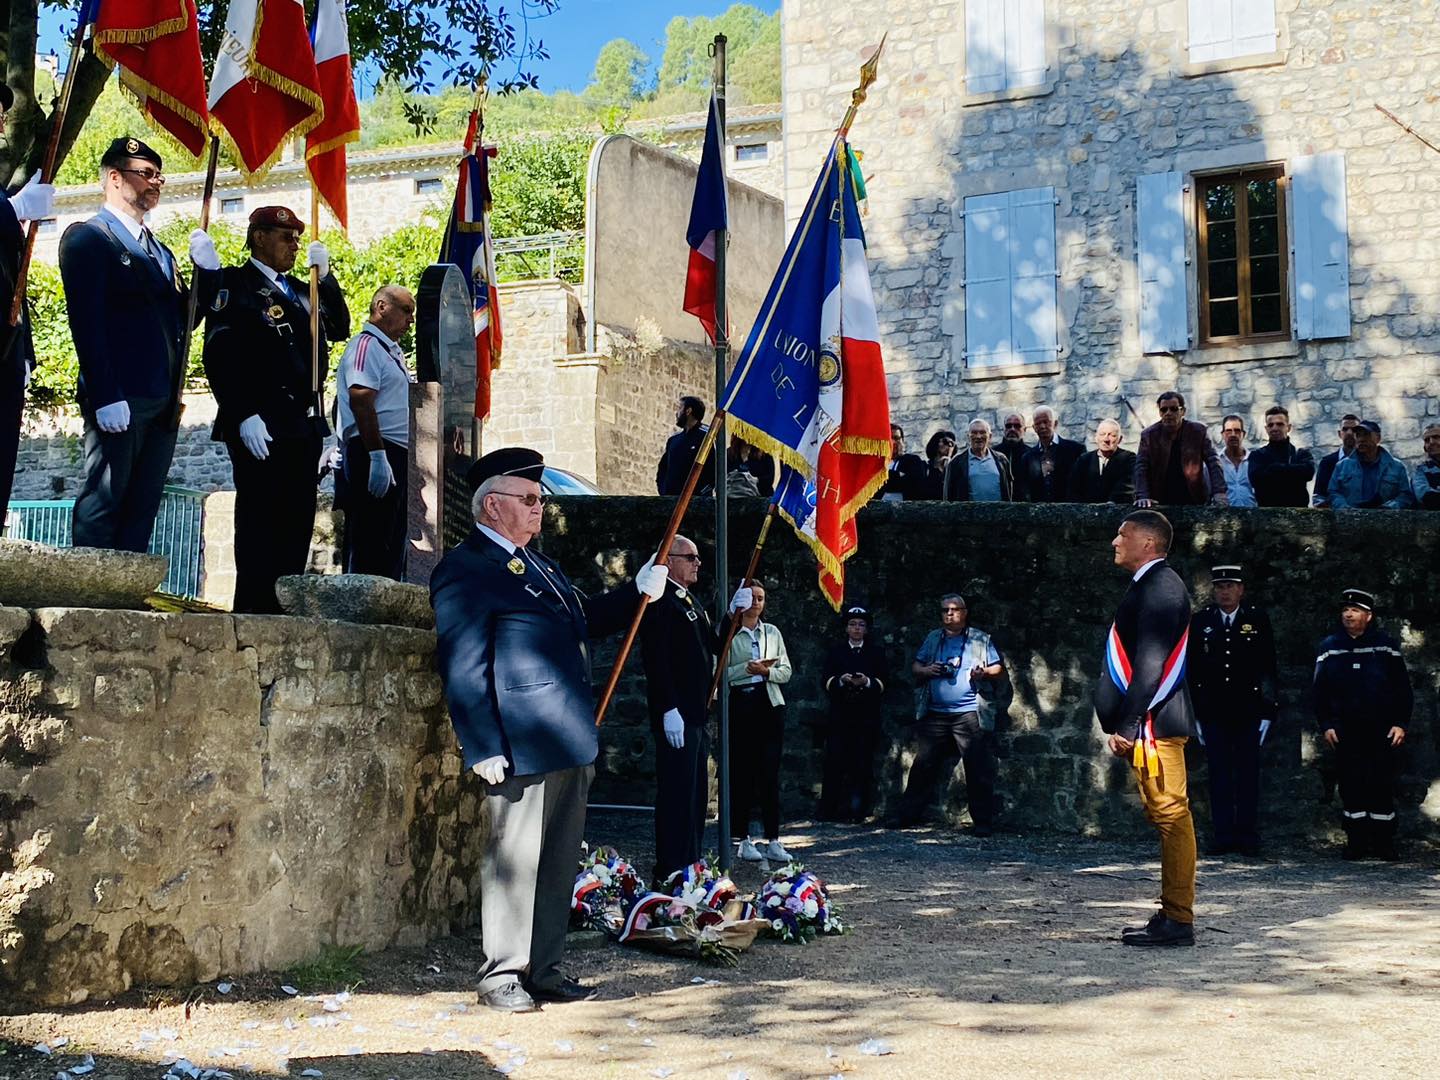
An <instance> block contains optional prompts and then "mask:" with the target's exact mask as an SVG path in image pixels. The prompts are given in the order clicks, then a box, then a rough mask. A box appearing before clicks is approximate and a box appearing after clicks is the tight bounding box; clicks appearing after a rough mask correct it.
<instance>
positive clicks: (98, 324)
mask: <svg viewBox="0 0 1440 1080" xmlns="http://www.w3.org/2000/svg"><path fill="white" fill-rule="evenodd" d="M155 245H156V248H157V249H158V250H159V252H160V258H159V260H156V259H152V258H151V257H150V256H149V255H148V254H146V252H145V249H144V248H143V247H142V246H141V245H140V241H138V240H136V239H135V238H134V237H133V236H131V235H130V233H129V232H128V231H127V230H126V229H125V227H124V226H123V225H120V224H119V223H118V222H116V221H114V220H113V219H112V218H111V217H110V215H109V214H108V213H102V214H97V215H96V216H95V217H93V218H91V219H90V220H89V221H84V222H80V223H78V224H75V225H71V226H70V227H69V228H68V229H66V230H65V235H64V236H62V237H61V238H60V277H61V280H62V281H63V282H64V285H65V309H66V316H67V317H68V319H69V322H70V336H71V337H72V338H73V339H74V342H75V355H76V357H77V358H78V360H79V362H80V381H79V385H78V387H77V396H78V397H79V399H80V404H81V406H82V407H84V408H86V409H88V410H89V411H90V412H94V411H95V410H96V409H99V408H100V407H101V406H104V405H113V404H115V403H116V402H117V401H126V400H129V399H131V398H149V399H152V400H161V401H164V400H172V399H174V397H175V395H176V393H177V391H178V389H179V386H180V380H181V378H182V377H183V375H184V372H182V371H181V370H180V364H181V361H182V359H183V357H184V355H185V338H186V336H187V334H188V333H189V330H188V328H187V326H186V320H187V319H188V317H189V310H188V308H189V303H190V289H189V287H188V286H186V284H185V280H184V279H183V278H182V277H181V276H180V271H179V267H178V264H177V263H176V260H175V255H174V253H173V252H171V251H170V249H169V248H167V247H166V246H165V245H164V244H162V243H160V241H158V240H156V241H155ZM194 275H195V279H194V287H195V288H196V289H198V290H199V293H200V295H199V296H198V297H197V300H196V303H197V309H198V311H199V312H204V311H205V310H206V309H207V308H208V307H209V306H210V305H211V304H212V303H213V301H214V298H215V294H216V289H217V288H218V287H219V284H220V271H218V270H201V269H195V271H194Z"/></svg>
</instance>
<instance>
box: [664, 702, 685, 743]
mask: <svg viewBox="0 0 1440 1080" xmlns="http://www.w3.org/2000/svg"><path fill="white" fill-rule="evenodd" d="M665 741H666V742H668V743H669V744H670V745H671V747H672V748H674V749H676V750H679V749H680V748H681V747H683V746H684V745H685V721H684V720H683V719H682V718H681V716H680V710H679V709H668V710H666V712H665Z"/></svg>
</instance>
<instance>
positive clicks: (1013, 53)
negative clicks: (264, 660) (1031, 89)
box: [1005, 0, 1046, 89]
mask: <svg viewBox="0 0 1440 1080" xmlns="http://www.w3.org/2000/svg"><path fill="white" fill-rule="evenodd" d="M1045 70H1046V64H1045V0H1008V3H1006V5H1005V87H1006V89H1015V88H1016V87H1021V86H1039V85H1041V84H1042V83H1044V81H1045Z"/></svg>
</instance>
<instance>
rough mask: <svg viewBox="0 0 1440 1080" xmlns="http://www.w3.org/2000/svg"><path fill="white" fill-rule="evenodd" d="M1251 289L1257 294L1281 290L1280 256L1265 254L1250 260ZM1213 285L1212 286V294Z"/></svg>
mask: <svg viewBox="0 0 1440 1080" xmlns="http://www.w3.org/2000/svg"><path fill="white" fill-rule="evenodd" d="M1250 291H1251V292H1252V293H1255V294H1264V293H1278V292H1279V291H1280V256H1279V255H1265V256H1263V257H1261V258H1258V259H1251V260H1250ZM1211 295H1214V293H1213V287H1212V294H1211Z"/></svg>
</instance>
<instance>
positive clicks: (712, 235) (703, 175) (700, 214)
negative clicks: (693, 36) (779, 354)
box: [685, 91, 730, 343]
mask: <svg viewBox="0 0 1440 1080" xmlns="http://www.w3.org/2000/svg"><path fill="white" fill-rule="evenodd" d="M724 150H725V148H724V147H723V146H721V145H720V102H719V99H718V98H716V96H715V93H714V91H711V93H710V119H709V120H708V121H707V122H706V124H705V147H704V149H703V150H702V151H701V153H700V171H699V172H698V173H697V174H696V175H695V198H694V201H692V202H691V203H690V227H689V228H687V229H686V230H685V240H686V242H687V243H688V244H689V245H690V267H689V269H688V270H687V271H686V273H685V310H686V311H687V312H689V313H690V314H691V315H694V316H695V317H696V318H697V319H699V320H700V325H701V326H703V327H705V333H706V334H708V335H709V337H710V340H711V342H712V343H713V342H714V341H715V286H716V276H715V245H716V244H717V243H719V240H720V237H719V233H720V232H722V231H723V230H725V229H728V228H729V227H730V205H729V194H728V192H727V190H726V186H725V153H724ZM727 332H728V326H727Z"/></svg>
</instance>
